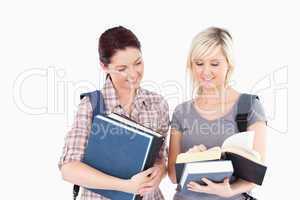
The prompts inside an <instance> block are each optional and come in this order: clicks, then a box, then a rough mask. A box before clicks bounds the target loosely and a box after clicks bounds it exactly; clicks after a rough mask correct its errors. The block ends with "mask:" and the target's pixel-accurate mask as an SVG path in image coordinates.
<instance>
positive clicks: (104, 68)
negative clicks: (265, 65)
mask: <svg viewBox="0 0 300 200" xmlns="http://www.w3.org/2000/svg"><path fill="white" fill-rule="evenodd" d="M100 66H101V69H102V70H103V71H104V72H105V73H108V66H107V65H106V64H104V63H102V62H101V61H100Z"/></svg>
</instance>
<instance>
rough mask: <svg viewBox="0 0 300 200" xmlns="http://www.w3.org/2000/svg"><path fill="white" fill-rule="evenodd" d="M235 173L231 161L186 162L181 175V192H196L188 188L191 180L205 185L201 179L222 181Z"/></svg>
mask: <svg viewBox="0 0 300 200" xmlns="http://www.w3.org/2000/svg"><path fill="white" fill-rule="evenodd" d="M232 174H233V166H232V163H231V161H220V160H217V161H206V162H193V163H185V164H184V167H183V172H182V175H181V177H180V182H179V189H180V192H181V193H189V194H190V193H195V192H193V191H189V190H188V189H187V184H188V183H189V182H191V181H194V182H197V183H199V184H200V185H205V183H204V182H203V181H202V180H201V179H202V178H204V177H205V178H207V179H209V180H211V181H213V182H216V183H220V182H223V180H224V179H225V178H226V177H228V178H231V177H232Z"/></svg>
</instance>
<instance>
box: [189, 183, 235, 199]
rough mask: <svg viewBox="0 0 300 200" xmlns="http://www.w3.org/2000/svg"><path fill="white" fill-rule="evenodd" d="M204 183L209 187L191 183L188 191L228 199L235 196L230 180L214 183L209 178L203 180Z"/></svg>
mask: <svg viewBox="0 0 300 200" xmlns="http://www.w3.org/2000/svg"><path fill="white" fill-rule="evenodd" d="M202 181H203V182H204V183H206V184H207V186H203V185H199V184H198V183H196V182H193V181H191V182H189V183H188V185H187V187H188V190H190V191H194V192H204V193H207V194H214V195H218V196H220V197H226V198H228V197H232V196H233V195H234V194H233V191H232V188H231V186H230V184H229V179H228V178H225V179H224V182H223V183H214V182H212V181H210V180H208V179H207V178H203V179H202Z"/></svg>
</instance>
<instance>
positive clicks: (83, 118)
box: [58, 97, 93, 169]
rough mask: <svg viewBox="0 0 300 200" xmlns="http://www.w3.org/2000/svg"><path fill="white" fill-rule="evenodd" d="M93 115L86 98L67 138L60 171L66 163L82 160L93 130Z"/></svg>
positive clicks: (60, 162) (82, 101)
mask: <svg viewBox="0 0 300 200" xmlns="http://www.w3.org/2000/svg"><path fill="white" fill-rule="evenodd" d="M92 113H93V111H92V106H91V103H90V100H89V98H88V97H84V98H83V99H82V100H81V102H80V104H79V107H78V111H77V114H76V116H75V119H74V122H73V125H72V127H71V130H70V131H69V132H68V133H67V135H66V137H65V144H64V147H63V153H62V155H61V157H60V160H59V163H58V167H59V169H61V167H62V166H63V165H64V164H66V163H69V162H72V161H81V160H82V158H83V154H84V150H85V146H86V144H87V139H88V134H89V132H90V129H91V123H92V116H93V114H92Z"/></svg>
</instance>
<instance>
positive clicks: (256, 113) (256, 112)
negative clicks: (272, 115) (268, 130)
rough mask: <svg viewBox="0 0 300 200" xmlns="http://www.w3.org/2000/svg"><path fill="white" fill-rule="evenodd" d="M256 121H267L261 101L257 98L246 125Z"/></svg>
mask: <svg viewBox="0 0 300 200" xmlns="http://www.w3.org/2000/svg"><path fill="white" fill-rule="evenodd" d="M258 121H262V122H266V123H267V117H266V114H265V111H264V108H263V106H262V104H261V102H260V101H259V100H258V99H255V100H254V102H253V103H252V106H251V109H250V113H249V116H248V127H249V126H251V125H252V124H254V123H255V122H258Z"/></svg>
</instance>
